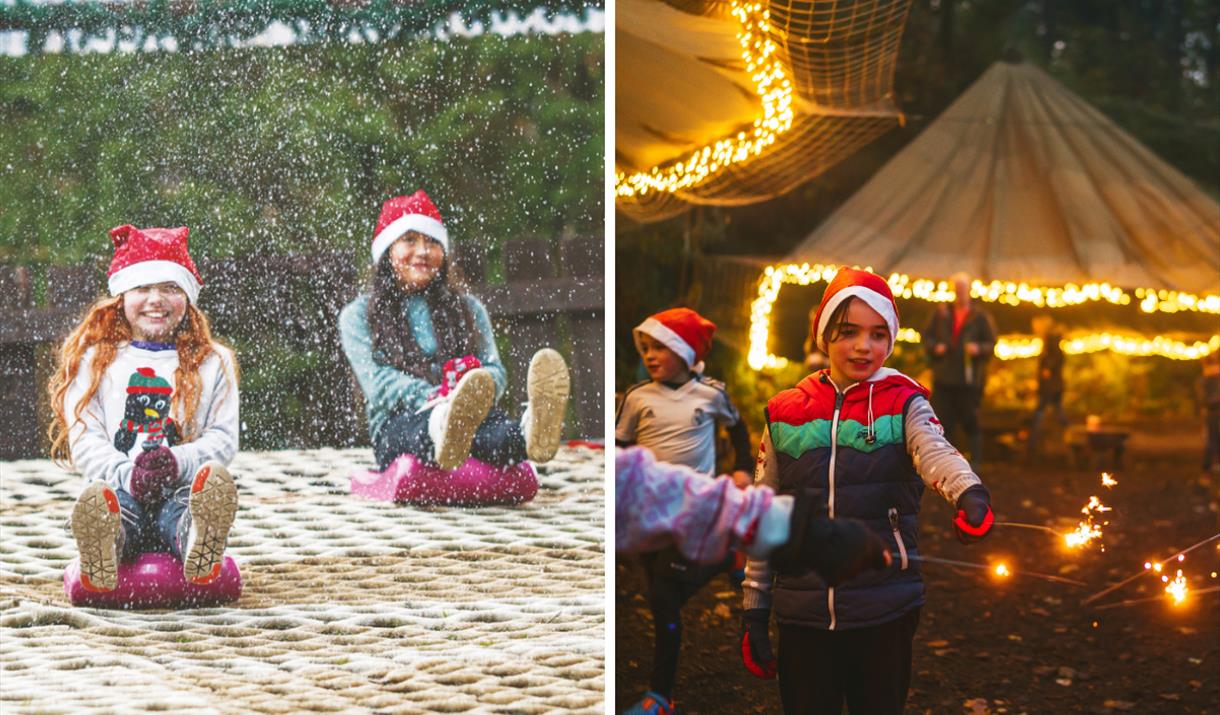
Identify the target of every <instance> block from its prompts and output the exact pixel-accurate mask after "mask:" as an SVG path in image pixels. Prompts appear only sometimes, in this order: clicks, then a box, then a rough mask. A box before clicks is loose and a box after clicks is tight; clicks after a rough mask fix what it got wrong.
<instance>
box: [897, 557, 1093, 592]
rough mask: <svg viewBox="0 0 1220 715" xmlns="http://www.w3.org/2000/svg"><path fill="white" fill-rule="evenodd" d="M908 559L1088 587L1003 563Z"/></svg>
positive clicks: (1070, 580) (1004, 576)
mask: <svg viewBox="0 0 1220 715" xmlns="http://www.w3.org/2000/svg"><path fill="white" fill-rule="evenodd" d="M907 558H908V559H910V560H911V561H922V562H924V563H929V564H944V565H946V566H959V567H961V568H967V569H981V570H983V571H990V572H991V573H993V574H994V575H996V576H999V577H1001V578H1008V577H1009V576H1029V577H1030V578H1040V579H1043V580H1045V581H1053V582H1055V583H1066V584H1068V585H1070V586H1088V584H1087V583H1085V582H1084V581H1077V580H1076V579H1072V578H1064V577H1062V576H1052V575H1051V574H1046V573H1037V572H1034V571H1011V570H1010V569H1009V568H1008V566H1007V565H1005V564H1002V563H1001V564H996V565H995V566H989V565H987V564H976V563H971V562H969V561H954V560H953V559H942V558H940V557H939V556H911V555H908V556H907Z"/></svg>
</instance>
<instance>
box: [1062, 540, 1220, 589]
mask: <svg viewBox="0 0 1220 715" xmlns="http://www.w3.org/2000/svg"><path fill="white" fill-rule="evenodd" d="M1216 539H1220V534H1212V535H1211V536H1209V537H1207V538H1206V539H1204V540H1202V541H1200V542H1199V543H1197V544H1192V545H1191V546H1188V547H1186V548H1185V549H1182V550H1181V551H1179V552H1178V553H1176V554H1174V555H1173V556H1170V557H1169V558H1167V559H1165V561H1173V560H1174V559H1177V560H1178V561H1182V560H1183V559H1184V558H1185V556H1186V554H1189V553H1190V552H1191V551H1194V550H1195V549H1197V548H1199V547H1200V546H1203V545H1204V544H1210V543H1211V542H1213V541H1215V540H1216ZM1163 568H1164V567H1163V566H1162V562H1152V561H1145V562H1144V568H1143V569H1141V570H1140V571H1138V572H1136V573H1134V574H1132V575H1130V576H1128V577H1127V578H1125V579H1123V580H1122V581H1119V582H1118V583H1116V584H1114V585H1113V586H1110V587H1108V588H1106V589H1105V590H1102V591H1098V592H1097V593H1095V594H1093V595H1092V596H1089V597H1088V598H1086V599H1084V600H1083V601H1081V602H1080V605H1082V606H1087V605H1088V604H1090V603H1092V602H1093V601H1096V600H1097V599H1099V598H1101V597H1102V596H1105V595H1106V594H1108V593H1113V592H1114V591H1117V590H1118V589H1120V588H1122V587H1123V586H1126V585H1127V584H1129V583H1131V582H1132V581H1134V580H1135V579H1137V578H1139V577H1140V576H1143V575H1144V574H1146V573H1160V572H1161V571H1162V569H1163Z"/></svg>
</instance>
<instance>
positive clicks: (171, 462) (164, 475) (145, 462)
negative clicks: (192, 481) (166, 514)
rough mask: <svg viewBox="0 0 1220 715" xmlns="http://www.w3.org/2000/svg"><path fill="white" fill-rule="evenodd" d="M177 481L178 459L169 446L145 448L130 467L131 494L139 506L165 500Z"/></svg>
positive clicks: (150, 505)
mask: <svg viewBox="0 0 1220 715" xmlns="http://www.w3.org/2000/svg"><path fill="white" fill-rule="evenodd" d="M177 481H178V460H177V459H174V453H173V452H171V451H170V450H169V447H163V446H157V447H154V448H153V449H145V450H144V451H143V452H141V453H140V455H139V456H138V457H136V463H135V466H134V467H132V469H131V496H132V497H134V498H135V500H136V501H137V502H139V504H140V506H143V507H146V508H147V507H154V506H157V505H158V504H161V503H162V502H164V501H165V497H166V495H167V494H168V492H169V491H170V490H171V489H173V486H174V484H175V483H176V482H177Z"/></svg>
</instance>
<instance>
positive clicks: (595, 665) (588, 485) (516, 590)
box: [0, 448, 605, 713]
mask: <svg viewBox="0 0 1220 715" xmlns="http://www.w3.org/2000/svg"><path fill="white" fill-rule="evenodd" d="M371 461H372V455H371V453H370V452H369V450H367V449H354V450H332V449H321V450H310V451H295V452H264V453H242V454H239V455H238V457H237V459H236V460H235V461H234V463H233V465H232V467H231V469H232V472H233V474H234V475H235V477H236V478H237V482H238V488H239V491H240V500H241V501H240V507H239V511H238V514H237V520H236V523H235V524H234V527H233V532H232V534H231V537H230V541H229V552H228V553H230V554H231V555H233V556H234V557H235V558H236V559H237V561H238V563H239V564H240V565H241V569H242V576H243V578H244V580H245V588H244V592H243V595H242V598H241V600H240V601H238V602H237V603H236V604H235V605H233V606H231V607H227V608H212V609H204V610H195V611H172V612H168V611H160V612H156V611H154V612H128V611H103V610H94V609H77V608H72V607H71V606H69V605H68V603H67V600H66V598H65V597H64V593H63V587H62V581H61V578H62V574H63V570H64V567H65V566H66V565H67V564H68V562H69V561H70V560H71V559H72V558H73V557H74V556H75V555H76V554H75V544H74V542H73V541H72V538H71V536H70V535H69V534H68V533H67V532H66V531H65V529H64V522H65V519H66V518H67V516H68V514H69V511H70V509H71V507H72V503H73V500H74V499H75V497H76V494H77V493H78V492H79V490H80V488H81V481H80V479H81V478H80V477H79V476H76V475H73V474H69V473H67V472H65V471H63V470H62V469H59V468H58V467H55V466H53V465H52V464H51V463H50V462H48V461H22V462H0V711H2V712H4V713H9V712H14V713H22V712H38V713H59V712H63V713H67V712H81V711H99V710H100V711H115V712H148V711H177V710H183V711H185V710H191V711H195V712H276V713H279V712H284V713H288V712H305V711H309V712H318V711H323V712H343V713H349V712H352V713H360V712H366V713H367V712H386V713H416V712H420V713H422V712H503V713H535V712H556V711H563V712H589V713H601V712H602V702H603V691H604V687H605V679H604V672H603V655H604V654H603V634H604V595H603V594H604V588H603V584H604V567H603V546H604V538H603V528H602V525H603V504H604V494H603V482H602V473H603V453H602V452H601V451H598V450H594V449H586V448H565V449H563V450H561V451H560V453H559V455H558V456H557V457H556V458H555V460H553V461H552V462H550V463H549V464H546V465H543V466H542V467H541V468H540V469H539V480H540V483H541V488H540V490H539V492H538V496H537V497H536V498H535V499H534V501H533V502H531V503H529V504H525V505H521V506H515V507H483V508H477V509H476V508H465V509H462V508H419V507H410V506H402V505H395V504H390V503H384V502H374V501H367V500H364V499H361V498H358V497H353V496H350V495H349V494H348V493H347V490H348V473H349V472H350V471H351V470H352V469H354V468H370V467H371V466H372V464H371Z"/></svg>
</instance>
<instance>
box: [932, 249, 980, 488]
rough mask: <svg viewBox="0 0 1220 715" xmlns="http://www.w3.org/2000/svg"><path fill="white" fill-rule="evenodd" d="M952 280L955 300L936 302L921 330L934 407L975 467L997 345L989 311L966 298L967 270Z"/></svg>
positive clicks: (968, 293)
mask: <svg viewBox="0 0 1220 715" xmlns="http://www.w3.org/2000/svg"><path fill="white" fill-rule="evenodd" d="M952 280H953V291H954V298H953V303H952V304H951V305H946V304H944V303H942V304H940V305H938V306H937V308H936V311H935V312H934V313H933V314H932V320H931V321H930V322H929V323H928V327H927V328H925V329H924V331H923V344H924V350H925V351H926V353H927V356H928V360H929V361H930V362H931V364H932V409H933V410H934V411H935V412H936V414H937V416H938V417H940V421H941V424H942V425H943V426H944V428H945V437H946V438H947V439H948V440H949V441H950V442H951V443H952V444H953V445H954V446H955V447H957V448H958V449H961V448H962V447H963V446H967V447H968V449H969V450H970V464H971V466H973V467H974V468H975V469H976V470H977V469H978V467H979V465H980V464H982V462H983V430H982V427H981V426H980V425H979V403H980V402H981V401H982V398H983V386H984V385H985V384H986V383H987V364H988V362H990V360H991V356H992V354H993V353H994V351H995V340H996V338H995V326H994V325H993V324H992V322H991V316H990V315H988V314H987V311H985V310H984V309H983V308H982V307H981V306H977V305H975V304H974V302H973V301H972V300H971V299H970V276H968V275H966V274H965V273H958V274H956V275H954V276H953V279H952ZM958 426H960V427H961V428H962V429H963V430H964V431H965V433H966V443H967V444H966V445H963V444H962V441H961V438H960V437H958V436H956V435H955V434H954V432H955V430H956V428H957V427H958Z"/></svg>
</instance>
